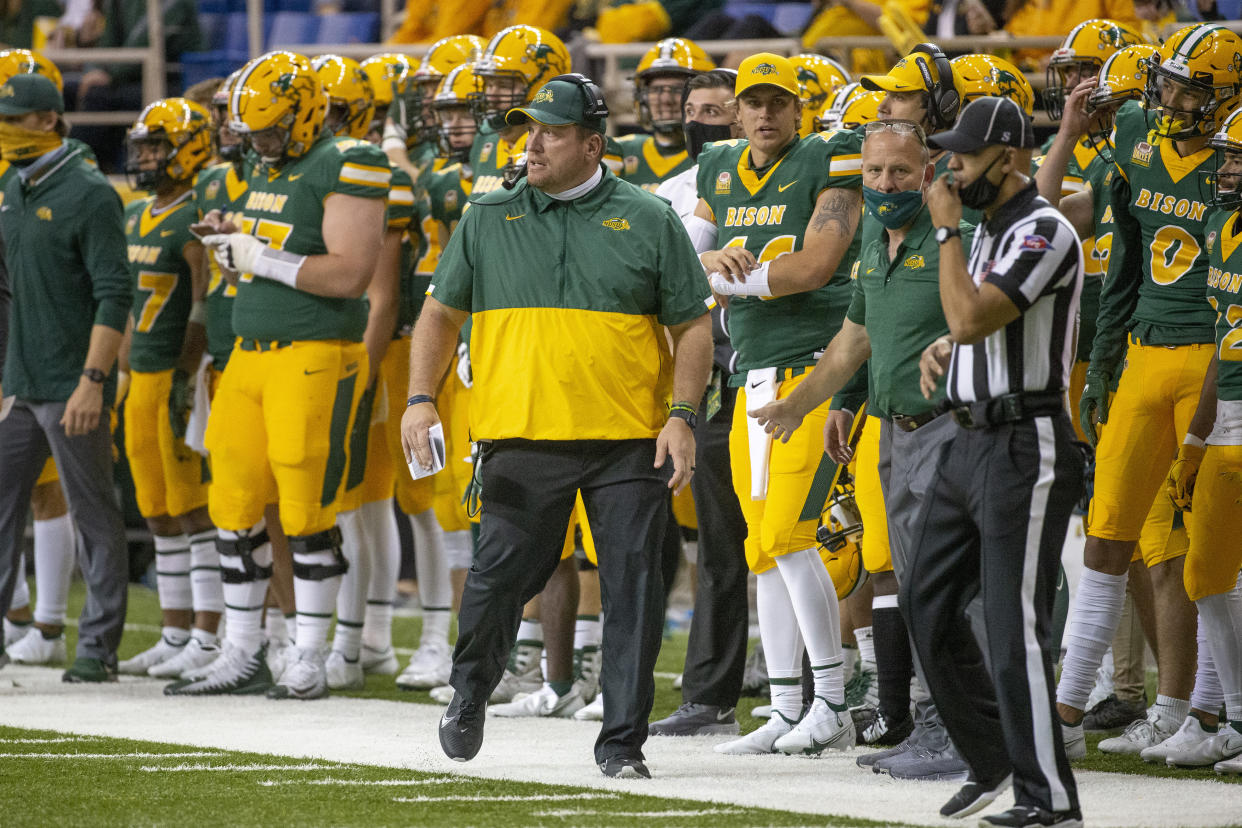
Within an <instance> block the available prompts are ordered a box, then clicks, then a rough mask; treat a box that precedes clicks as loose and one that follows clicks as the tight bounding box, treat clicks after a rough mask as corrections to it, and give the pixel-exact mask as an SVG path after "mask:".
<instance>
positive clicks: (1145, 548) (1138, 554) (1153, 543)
mask: <svg viewBox="0 0 1242 828" xmlns="http://www.w3.org/2000/svg"><path fill="white" fill-rule="evenodd" d="M1170 465H1171V464H1170ZM1189 549H1190V537H1189V535H1188V534H1187V532H1186V524H1185V522H1184V521H1183V520H1182V519H1181V518H1180V517H1179V515H1178V513H1177V511H1176V510H1175V509H1174V508H1173V502H1172V501H1171V500H1169V498H1168V497H1166V496H1165V494H1164V490H1163V488H1162V489H1161V491H1160V492H1159V493H1157V494H1156V499H1155V500H1153V501H1152V504H1151V511H1149V512H1148V513H1147V519H1146V520H1144V521H1143V528H1142V530H1140V532H1139V540H1138V545H1137V546H1135V547H1134V554H1133V555H1132V556H1131V557H1130V562H1131V563H1134V562H1136V561H1142V562H1143V563H1145V564H1147V566H1148V568H1149V569H1150V568H1151V567H1153V566H1155V565H1156V564H1159V563H1164V562H1165V561H1171V560H1173V559H1174V558H1180V557H1181V556H1182V555H1185V554H1186V552H1187V551H1188V550H1189Z"/></svg>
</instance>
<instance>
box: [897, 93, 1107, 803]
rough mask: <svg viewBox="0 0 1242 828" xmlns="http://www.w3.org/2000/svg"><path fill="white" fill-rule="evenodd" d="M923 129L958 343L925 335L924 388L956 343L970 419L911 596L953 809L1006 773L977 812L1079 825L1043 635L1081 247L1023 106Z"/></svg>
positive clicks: (919, 530)
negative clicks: (953, 752)
mask: <svg viewBox="0 0 1242 828" xmlns="http://www.w3.org/2000/svg"><path fill="white" fill-rule="evenodd" d="M928 142H929V143H930V144H931V145H932V146H933V147H936V148H939V149H946V150H949V151H950V152H952V153H953V158H952V160H951V161H950V162H949V172H947V173H945V174H944V175H942V176H940V177H939V178H937V179H936V180H935V181H934V182H933V183H932V185H931V187H930V188H929V190H928V194H927V204H928V209H929V210H930V211H931V216H932V223H933V224H934V225H935V226H936V227H937V230H936V234H937V236H936V238H937V240H938V241H939V242H940V243H941V252H940V301H941V305H942V306H943V307H944V313H945V319H946V320H947V321H948V323H949V334H950V337H951V344H945V341H943V340H942V341H940V344H939V345H933V346H931V348H929V349H928V350H929V351H931V352H932V353H931V354H929V355H928V357H927V358H925V359H924V372H923V377H922V381H923V386H924V391H925V393H928V394H930V392H931V388H932V387H933V386H934V385H935V381H936V379H938V376H939V375H940V374H941V373H943V370H944V369H943V362H942V361H940V360H938V359H935V358H934V357H935V356H936V355H939V354H944V353H945V352H946V351H947V356H948V358H949V361H948V380H947V389H946V390H947V395H948V403H947V404H948V405H949V407H950V408H951V413H952V416H953V419H955V420H956V421H957V425H958V427H959V428H958V431H957V433H956V434H955V435H954V436H953V437H952V438H951V439H950V440H948V441H947V442H946V443H945V444H944V445H943V446H941V448H940V450H939V452H938V453H937V455H936V456H935V457H934V458H933V464H934V465H935V467H936V468H937V470H938V471H937V474H936V475H935V477H934V479H933V480H932V482H931V484H930V486H929V495H928V497H927V498H926V499H925V500H924V502H923V505H922V507H921V509H920V512H919V516H918V519H917V521H916V523H915V537H916V542H915V548H914V550H913V555H912V558H911V560H910V563H909V569H908V577H906V578H905V579H904V580H903V581H902V583H901V591H900V606H901V608H902V610H903V612H905V613H906V620H907V623H908V626H909V629H910V632H911V635H912V638H913V640H914V645H915V648H916V650H917V652H918V657H919V660H920V661H921V662H922V664H923V668H924V671H925V673H926V678H927V682H928V685H929V687H928V689H929V690H930V691H931V694H932V697H933V698H934V699H935V701H936V706H937V707H938V708H939V709H940V712H941V715H942V716H943V717H944V721H945V724H946V726H947V727H948V729H949V735H950V736H951V737H952V739H953V742H954V744H955V745H956V746H957V747H958V749H959V750H960V751H961V752H962V756H963V757H964V758H965V759H966V762H967V764H968V765H969V766H970V770H971V775H970V777H969V779H968V781H967V783H966V785H965V786H964V787H963V788H962V789H961V790H960V791H959V792H958V793H957V794H955V795H954V796H953V798H952V799H950V800H949V801H948V802H947V803H946V804H945V806H944V807H943V808H942V809H941V814H942V815H944V816H950V817H961V816H965V815H967V814H970V813H973V812H975V811H977V810H980V809H982V808H983V807H985V806H987V805H988V804H989V803H990V802H992V800H994V799H995V798H996V797H997V796H998V795H999V794H1000V793H1001V791H1003V790H1004V789H1005V788H1006V787H1008V786H1009V784H1010V783H1011V782H1012V784H1013V787H1014V800H1015V807H1014V808H1012V809H1010V810H1009V811H1006V812H1004V813H1001V814H996V815H994V816H989V817H986V818H984V820H983V822H982V823H981V824H983V825H999V826H1044V825H1056V826H1080V825H1082V816H1081V812H1080V811H1079V808H1078V792H1077V788H1076V786H1075V784H1074V777H1073V774H1072V773H1071V771H1070V766H1069V761H1068V760H1067V759H1066V757H1065V748H1064V745H1063V744H1062V741H1061V730H1060V728H1059V727H1058V726H1057V719H1056V711H1055V709H1054V706H1053V698H1054V696H1053V671H1052V661H1051V659H1050V654H1049V651H1048V647H1049V630H1050V628H1051V618H1052V605H1053V596H1054V593H1055V590H1056V580H1057V572H1058V567H1059V564H1060V557H1061V546H1062V543H1063V541H1064V539H1065V530H1066V527H1067V526H1068V524H1069V518H1070V513H1071V512H1072V510H1073V507H1074V503H1075V501H1076V500H1077V499H1078V495H1079V492H1080V489H1081V485H1082V472H1083V459H1082V455H1081V454H1079V452H1078V450H1077V449H1076V448H1075V446H1074V431H1073V427H1072V426H1071V425H1070V420H1069V417H1068V415H1067V414H1066V413H1065V404H1064V394H1065V388H1066V384H1067V382H1068V380H1069V372H1070V365H1071V361H1072V359H1073V357H1074V328H1075V320H1076V317H1077V313H1078V297H1079V293H1080V291H1081V288H1082V267H1083V265H1082V249H1081V245H1080V244H1079V241H1078V236H1077V235H1076V234H1075V232H1074V229H1073V227H1072V226H1071V225H1070V224H1069V222H1068V221H1067V220H1066V219H1065V217H1064V216H1062V215H1061V214H1060V213H1058V212H1057V211H1056V209H1055V208H1053V207H1052V206H1051V205H1050V204H1049V203H1048V202H1047V201H1045V200H1044V199H1043V198H1041V197H1040V196H1039V194H1038V192H1037V190H1036V188H1035V184H1034V182H1033V181H1031V180H1030V179H1029V178H1028V177H1027V176H1026V175H1025V173H1026V171H1027V170H1029V169H1030V162H1031V148H1032V147H1034V146H1035V136H1034V132H1033V130H1032V128H1031V122H1030V119H1029V118H1028V117H1027V116H1026V115H1025V114H1024V113H1023V111H1022V109H1021V108H1020V107H1019V106H1018V105H1017V104H1015V103H1013V102H1012V101H1010V100H1008V99H1004V98H991V97H988V98H980V99H978V100H976V101H974V102H972V103H971V104H970V105H969V106H967V107H966V109H965V110H964V111H963V112H962V116H961V119H960V120H959V121H958V123H957V126H956V128H955V129H953V130H952V131H949V132H942V133H939V134H937V135H933V136H931V137H930V138H929V139H928ZM963 206H966V207H973V208H976V209H980V210H982V211H983V217H984V218H983V222H982V223H981V224H980V225H979V227H978V229H977V231H976V233H975V239H974V243H973V244H972V245H971V250H970V256H969V261H968V260H967V257H966V255H965V254H964V253H963V252H962V248H961V245H960V244H958V243H957V241H956V236H957V234H958V223H959V221H960V220H961V217H962V207H963ZM976 594H978V595H980V596H981V598H982V600H983V614H984V622H985V625H986V628H987V630H988V640H987V647H988V650H989V652H988V655H989V658H988V659H987V666H988V669H989V670H990V672H991V675H992V684H991V685H990V686H989V685H988V684H987V683H983V684H980V683H979V682H972V681H968V680H965V676H966V673H965V672H964V668H966V667H967V666H969V665H972V664H974V663H977V661H978V659H979V655H980V654H979V650H978V645H977V644H976V639H975V637H974V635H973V634H972V632H971V628H970V625H969V623H968V622H967V619H966V616H965V613H964V611H965V608H966V605H967V604H968V603H969V602H970V601H971V599H972V598H974V596H975V595H976Z"/></svg>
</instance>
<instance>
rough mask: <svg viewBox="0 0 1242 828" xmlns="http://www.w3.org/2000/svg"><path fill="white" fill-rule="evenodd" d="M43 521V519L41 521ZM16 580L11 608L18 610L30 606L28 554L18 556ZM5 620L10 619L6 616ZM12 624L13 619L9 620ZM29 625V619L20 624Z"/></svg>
mask: <svg viewBox="0 0 1242 828" xmlns="http://www.w3.org/2000/svg"><path fill="white" fill-rule="evenodd" d="M40 522H42V521H40ZM15 577H16V581H15V582H14V584H13V597H12V598H11V599H9V609H10V610H17V609H21V608H22V607H28V606H30V583H29V582H28V581H27V580H26V555H25V553H22V554H21V555H18V556H17V574H16V576H15ZM5 621H8V619H7V618H6V619H5ZM9 623H10V624H12V623H13V622H12V621H9ZM23 625H25V626H29V625H30V622H29V621H23V622H21V624H19V625H18V626H23Z"/></svg>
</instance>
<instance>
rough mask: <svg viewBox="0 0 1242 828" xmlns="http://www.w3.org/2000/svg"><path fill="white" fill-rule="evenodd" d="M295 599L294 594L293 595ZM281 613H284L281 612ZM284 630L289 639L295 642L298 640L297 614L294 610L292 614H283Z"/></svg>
mask: <svg viewBox="0 0 1242 828" xmlns="http://www.w3.org/2000/svg"><path fill="white" fill-rule="evenodd" d="M295 600H296V596H295ZM281 615H284V613H283V612H282V613H281ZM284 619H285V631H286V632H287V633H288V635H289V640H290V641H291V642H293V643H294V644H296V643H297V642H298V614H297V611H296V610H295V611H294V612H293V614H292V615H284Z"/></svg>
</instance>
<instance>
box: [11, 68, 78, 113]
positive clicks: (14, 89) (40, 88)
mask: <svg viewBox="0 0 1242 828" xmlns="http://www.w3.org/2000/svg"><path fill="white" fill-rule="evenodd" d="M47 110H52V111H53V112H64V111H65V99H64V98H62V97H61V95H60V90H59V89H57V88H56V84H54V83H52V80H51V78H45V77H44V76H43V75H35V74H21V75H14V76H13V77H11V78H9V79H8V80H7V81H5V82H4V85H2V86H0V115H25V114H26V113H27V112H44V111H47Z"/></svg>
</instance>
